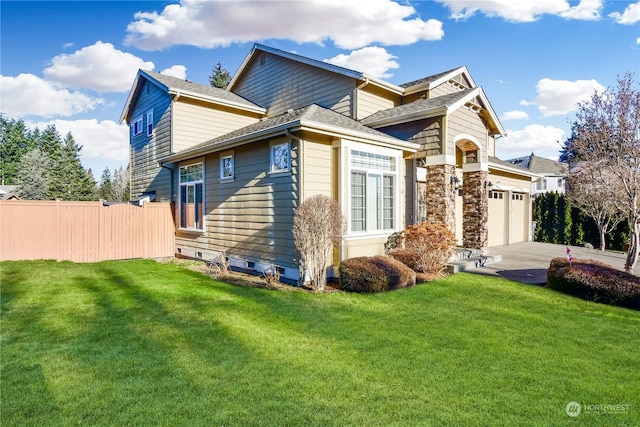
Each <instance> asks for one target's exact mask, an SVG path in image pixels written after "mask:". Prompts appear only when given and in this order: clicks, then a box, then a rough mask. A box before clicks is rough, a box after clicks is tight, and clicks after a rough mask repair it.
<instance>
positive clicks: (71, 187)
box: [48, 133, 96, 200]
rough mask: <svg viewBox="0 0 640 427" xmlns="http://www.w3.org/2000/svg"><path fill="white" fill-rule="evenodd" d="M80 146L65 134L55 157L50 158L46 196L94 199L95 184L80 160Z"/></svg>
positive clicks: (61, 198) (51, 197) (63, 198)
mask: <svg viewBox="0 0 640 427" xmlns="http://www.w3.org/2000/svg"><path fill="white" fill-rule="evenodd" d="M81 149H82V147H81V146H79V145H78V144H76V142H75V141H74V139H73V136H72V135H71V133H69V134H67V137H66V138H65V140H64V143H63V144H62V145H61V147H60V150H59V152H58V153H57V157H56V158H54V159H52V167H51V172H50V174H49V176H50V180H49V188H48V197H49V198H50V199H60V200H95V199H96V190H95V187H96V184H95V181H94V180H93V178H92V177H91V176H90V175H89V174H88V173H87V172H86V171H85V170H84V168H83V167H82V163H81V162H80V150H81Z"/></svg>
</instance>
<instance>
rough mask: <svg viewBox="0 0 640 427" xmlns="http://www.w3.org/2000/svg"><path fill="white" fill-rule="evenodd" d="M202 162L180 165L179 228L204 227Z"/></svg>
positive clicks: (198, 228)
mask: <svg viewBox="0 0 640 427" xmlns="http://www.w3.org/2000/svg"><path fill="white" fill-rule="evenodd" d="M203 184H204V164H203V163H197V164H193V165H189V166H182V167H180V228H185V229H194V230H202V229H203V228H204V221H203V213H204V188H203Z"/></svg>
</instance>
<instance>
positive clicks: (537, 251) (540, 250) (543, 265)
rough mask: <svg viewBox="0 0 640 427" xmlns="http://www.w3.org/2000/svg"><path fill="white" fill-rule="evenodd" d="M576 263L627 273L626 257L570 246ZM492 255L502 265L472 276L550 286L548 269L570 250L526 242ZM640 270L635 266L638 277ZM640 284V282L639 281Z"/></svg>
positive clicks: (481, 269) (491, 251) (494, 250)
mask: <svg viewBox="0 0 640 427" xmlns="http://www.w3.org/2000/svg"><path fill="white" fill-rule="evenodd" d="M570 248H571V253H572V255H573V258H574V259H593V260H596V261H600V262H603V263H605V264H609V265H611V266H613V267H615V268H618V269H620V270H624V262H625V258H626V255H625V254H619V253H613V252H602V251H599V250H597V249H585V248H582V247H577V246H570ZM489 255H500V256H501V257H502V260H501V261H498V262H495V263H492V264H487V265H486V266H484V267H478V268H475V269H473V270H469V273H475V274H485V275H489V276H498V277H504V278H507V279H511V280H516V281H518V282H523V283H529V284H535V285H542V284H546V283H547V268H549V263H550V262H551V260H552V259H553V258H558V257H560V258H565V257H566V256H567V247H566V246H565V245H555V244H551V243H538V242H523V243H514V244H512V245H508V246H497V247H493V248H489ZM638 270H640V267H638V266H636V271H635V273H636V274H638ZM638 280H640V279H638Z"/></svg>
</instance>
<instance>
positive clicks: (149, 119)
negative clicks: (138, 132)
mask: <svg viewBox="0 0 640 427" xmlns="http://www.w3.org/2000/svg"><path fill="white" fill-rule="evenodd" d="M151 135H153V111H149V112H148V113H147V136H151Z"/></svg>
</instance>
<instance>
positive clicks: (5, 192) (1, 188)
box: [0, 185, 20, 200]
mask: <svg viewBox="0 0 640 427" xmlns="http://www.w3.org/2000/svg"><path fill="white" fill-rule="evenodd" d="M16 191H18V186H17V185H0V200H20V198H19V197H18V196H17V195H16Z"/></svg>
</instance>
